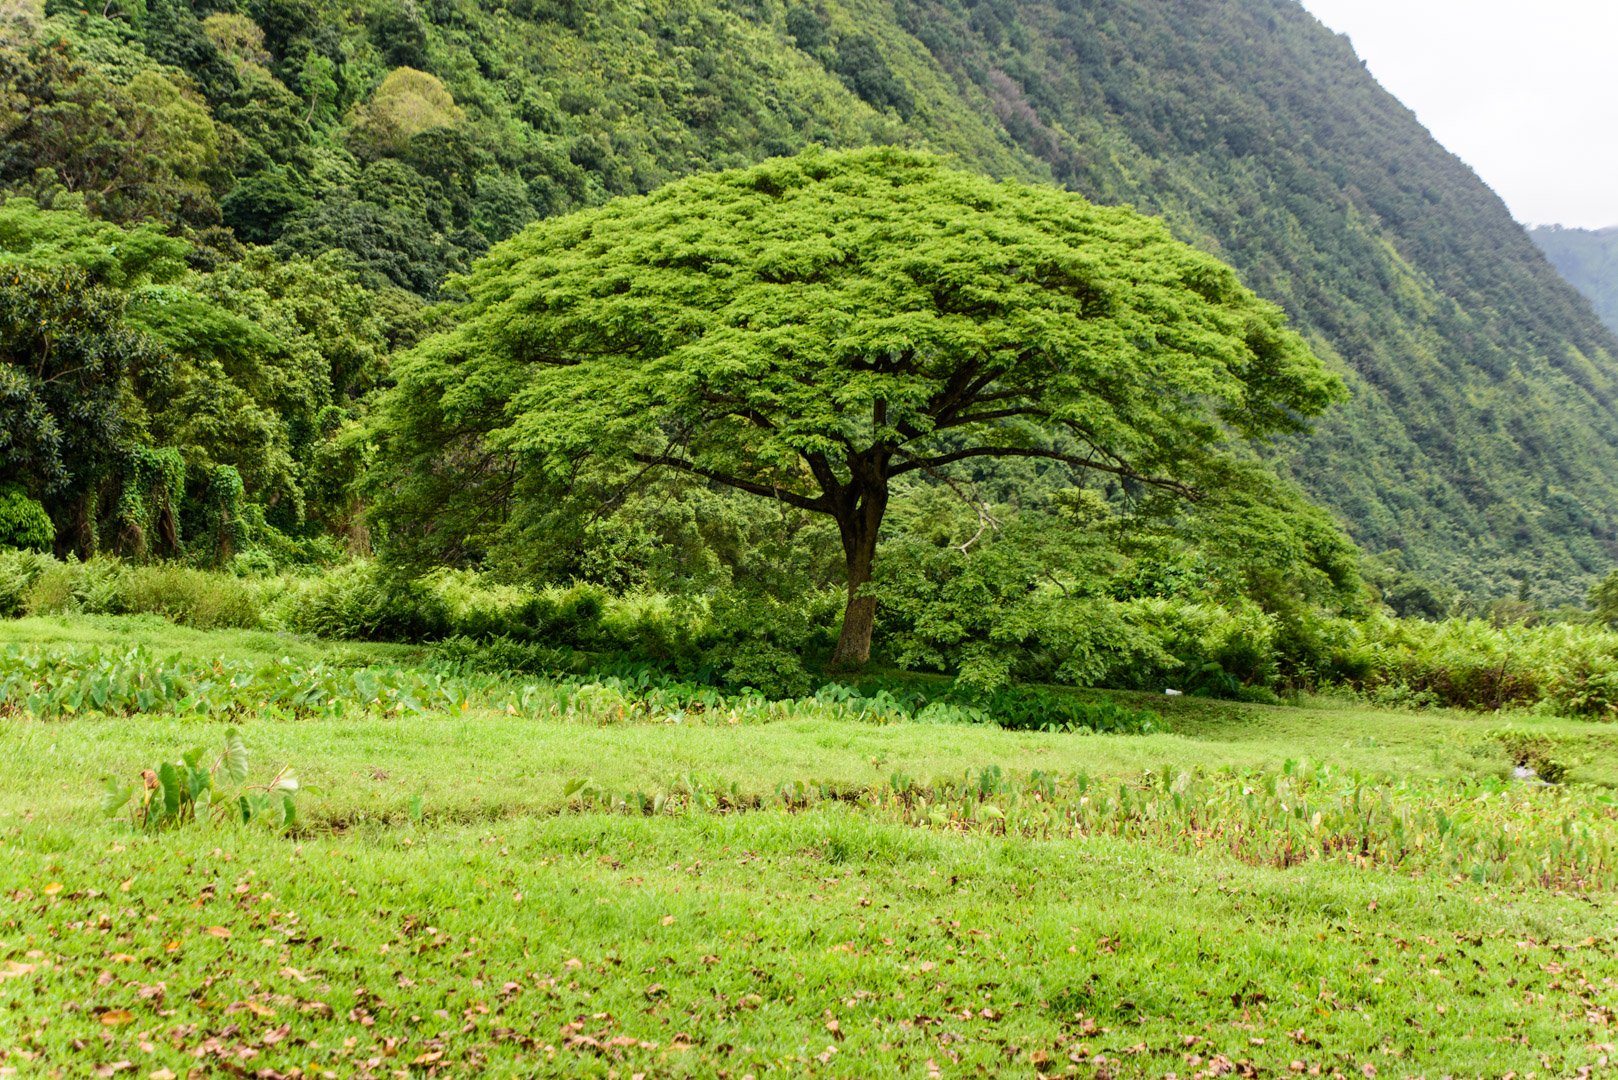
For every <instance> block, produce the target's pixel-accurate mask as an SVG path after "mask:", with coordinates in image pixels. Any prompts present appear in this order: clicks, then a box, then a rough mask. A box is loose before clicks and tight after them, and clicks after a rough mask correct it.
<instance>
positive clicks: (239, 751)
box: [219, 728, 247, 784]
mask: <svg viewBox="0 0 1618 1080" xmlns="http://www.w3.org/2000/svg"><path fill="white" fill-rule="evenodd" d="M219 765H220V768H222V769H224V771H225V775H226V776H228V777H230V781H231V783H233V784H244V783H246V782H247V747H246V746H245V745H243V743H242V735H241V732H239V731H237V730H236V729H235V728H231V729H230V730H229V731H227V732H226V733H225V753H224V755H223V757H222V758H221V759H220V762H219Z"/></svg>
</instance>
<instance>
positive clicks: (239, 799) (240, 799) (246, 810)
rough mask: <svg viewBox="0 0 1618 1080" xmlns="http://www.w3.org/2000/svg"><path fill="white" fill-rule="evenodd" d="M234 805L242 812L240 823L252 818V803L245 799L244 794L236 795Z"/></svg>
mask: <svg viewBox="0 0 1618 1080" xmlns="http://www.w3.org/2000/svg"><path fill="white" fill-rule="evenodd" d="M236 807H237V809H239V810H240V811H241V812H242V824H243V825H245V824H247V823H248V822H249V821H252V820H253V804H252V803H250V802H248V801H247V796H246V795H238V796H236Z"/></svg>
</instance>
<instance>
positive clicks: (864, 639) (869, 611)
mask: <svg viewBox="0 0 1618 1080" xmlns="http://www.w3.org/2000/svg"><path fill="white" fill-rule="evenodd" d="M887 507H888V491H887V485H886V484H882V485H881V486H879V487H877V488H875V489H867V490H866V491H865V492H864V493H863V497H862V498H859V499H858V500H857V501H856V502H854V504H853V505H851V506H847V507H846V508H845V512H843V513H839V514H838V515H837V530H838V532H839V533H841V534H842V539H843V555H844V557H845V558H846V560H847V566H848V607H847V608H845V609H844V611H843V632H842V635H841V636H840V637H839V638H838V639H837V651H836V652H835V653H833V654H832V661H831V662H832V667H833V668H856V667H860V666H861V665H863V664H864V663H865V662H866V661H867V660H869V659H870V658H871V631H872V630H873V629H875V627H876V597H874V596H861V595H860V594H859V593H860V587H861V586H862V585H865V584H867V583H868V582H869V581H870V580H871V567H872V565H873V564H874V563H875V562H876V540H877V534H878V533H879V532H880V531H881V529H882V515H883V513H884V512H885V511H886V510H887Z"/></svg>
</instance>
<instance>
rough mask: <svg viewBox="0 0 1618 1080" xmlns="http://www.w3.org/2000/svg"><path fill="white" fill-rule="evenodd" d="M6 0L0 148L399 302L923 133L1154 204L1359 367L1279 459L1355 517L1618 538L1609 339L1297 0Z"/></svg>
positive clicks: (147, 211) (1578, 555) (989, 166)
mask: <svg viewBox="0 0 1618 1080" xmlns="http://www.w3.org/2000/svg"><path fill="white" fill-rule="evenodd" d="M19 11H21V12H22V14H20V15H18V16H17V17H16V18H14V19H13V20H12V22H11V23H9V24H7V25H6V26H4V27H0V38H3V39H5V40H4V42H0V44H3V45H4V48H0V84H3V85H4V87H5V88H6V90H7V95H6V97H5V100H6V101H7V102H8V104H7V105H6V106H5V110H4V112H3V113H0V130H3V131H4V132H5V134H6V136H7V138H6V145H5V147H4V149H3V150H0V182H4V183H5V185H6V187H7V189H8V190H9V191H11V192H12V193H16V194H23V195H28V196H31V197H35V198H37V199H39V200H41V201H42V202H51V201H53V200H58V201H60V202H62V204H64V205H71V204H74V199H75V198H76V197H77V196H78V195H82V196H83V197H84V200H85V205H86V207H87V208H88V211H89V212H91V213H93V214H99V215H101V216H104V217H109V218H112V219H115V220H121V221H127V222H138V221H157V222H164V223H167V224H168V225H169V226H170V227H171V228H173V229H174V230H176V231H179V232H182V233H184V234H185V235H186V236H187V237H188V238H189V239H190V240H191V241H192V243H193V244H194V251H193V255H192V258H193V261H194V262H196V263H198V264H199V265H200V264H207V265H209V266H215V267H217V266H218V265H221V264H224V263H228V262H229V261H231V260H232V259H235V258H237V257H239V249H238V248H237V247H236V246H235V241H236V240H240V241H246V242H250V243H256V244H263V245H272V246H274V247H275V248H276V249H277V251H278V252H279V253H281V254H282V255H283V256H295V255H300V254H301V255H310V256H313V255H318V254H319V253H320V252H322V251H324V250H327V249H332V248H338V249H342V250H346V251H348V252H349V253H350V256H351V259H352V262H353V264H354V266H355V267H356V269H357V271H358V272H359V274H360V278H361V280H363V281H364V282H365V283H367V284H368V286H369V287H371V288H372V289H374V290H377V291H378V293H379V295H385V296H387V297H388V299H387V301H386V303H385V305H384V306H385V307H386V308H387V310H388V311H391V312H395V313H397V312H398V311H399V310H400V309H401V306H408V304H409V303H410V302H411V301H409V300H408V297H409V296H411V295H414V296H416V297H421V298H432V297H436V296H438V295H439V294H440V290H441V288H442V285H443V282H444V280H445V275H446V274H449V273H452V272H454V271H456V270H458V269H461V268H464V267H465V266H466V265H468V264H469V262H470V260H473V259H475V258H476V257H477V256H478V255H479V254H480V253H481V252H482V251H484V250H485V249H486V248H487V246H488V245H489V244H491V243H496V242H498V241H500V240H502V239H504V238H505V237H507V236H509V235H510V234H511V233H512V232H513V231H515V230H516V229H519V228H521V227H522V225H523V224H524V223H526V222H527V221H529V220H532V219H533V218H535V217H541V216H547V215H551V214H556V213H562V212H566V211H567V210H569V209H571V208H574V207H578V206H583V205H590V204H595V203H599V202H601V201H603V200H605V199H607V198H610V197H612V196H615V195H621V194H633V193H636V192H644V191H649V190H651V189H653V188H655V187H657V186H658V185H659V184H661V183H663V182H665V181H667V180H668V179H670V178H672V177H675V176H679V175H683V174H686V173H689V172H691V171H695V170H704V169H713V168H722V167H727V166H732V165H739V164H745V163H748V162H751V161H756V160H759V159H761V158H764V157H768V156H772V155H777V154H783V153H791V152H794V151H796V150H797V149H799V148H801V147H802V146H804V145H806V144H808V143H810V142H820V143H824V144H828V145H833V146H848V145H858V144H865V143H873V142H899V143H906V144H913V145H921V146H928V147H931V148H934V149H936V150H938V151H940V152H942V153H945V154H948V155H951V156H952V157H954V158H956V159H957V160H958V161H960V162H961V163H963V164H965V165H968V166H971V167H974V168H977V169H981V170H982V171H984V172H986V173H989V174H991V175H995V176H1001V177H1016V178H1022V179H1042V180H1052V181H1055V182H1057V183H1061V184H1064V185H1067V186H1069V187H1071V188H1073V189H1075V190H1077V191H1080V192H1082V193H1084V194H1085V195H1087V196H1089V197H1091V198H1093V199H1096V200H1099V201H1104V202H1128V203H1132V204H1134V205H1135V206H1137V207H1138V208H1141V209H1143V210H1147V211H1150V212H1153V213H1158V214H1162V215H1163V216H1165V217H1166V218H1167V219H1168V220H1169V221H1170V222H1171V223H1172V225H1173V227H1174V229H1175V230H1176V232H1177V233H1178V234H1179V235H1180V236H1181V237H1183V238H1185V239H1187V240H1190V241H1192V242H1194V243H1197V244H1199V245H1201V246H1203V247H1205V248H1206V249H1207V250H1209V251H1211V252H1214V253H1216V254H1218V255H1219V256H1220V257H1222V258H1224V259H1226V260H1228V261H1229V262H1231V263H1232V264H1233V265H1235V266H1236V267H1237V268H1238V269H1239V270H1240V271H1241V272H1242V274H1243V277H1244V279H1245V280H1246V281H1247V282H1248V283H1249V284H1250V285H1251V286H1252V287H1253V288H1255V289H1256V290H1257V291H1259V292H1260V293H1261V294H1263V295H1265V296H1268V297H1270V298H1272V299H1274V300H1276V301H1277V302H1279V303H1280V304H1282V305H1283V306H1284V307H1285V308H1286V310H1287V311H1288V313H1289V314H1290V315H1291V317H1292V319H1293V320H1294V321H1295V323H1296V324H1297V325H1298V326H1299V327H1300V328H1301V329H1302V330H1303V331H1304V332H1305V333H1306V334H1307V335H1308V337H1309V338H1310V340H1311V342H1312V343H1313V344H1314V346H1315V347H1316V349H1317V350H1318V351H1319V352H1320V353H1321V354H1322V356H1324V357H1325V358H1326V359H1327V361H1328V362H1329V363H1330V364H1332V365H1333V366H1334V367H1336V368H1337V369H1338V370H1340V371H1342V372H1343V373H1344V375H1345V376H1346V377H1347V379H1348V380H1349V383H1350V385H1351V387H1352V389H1353V391H1354V394H1355V397H1354V400H1353V401H1352V402H1351V403H1350V404H1348V405H1346V406H1344V407H1342V408H1340V409H1338V410H1336V411H1335V412H1334V413H1333V414H1332V415H1331V416H1330V417H1329V418H1328V419H1326V420H1325V421H1324V422H1322V423H1321V424H1320V425H1319V428H1318V431H1317V433H1316V434H1315V435H1313V436H1312V437H1310V438H1308V439H1306V440H1302V441H1296V442H1293V443H1290V444H1287V445H1285V446H1283V447H1280V448H1278V458H1279V460H1280V461H1281V463H1282V465H1283V467H1284V468H1286V469H1288V470H1290V471H1291V472H1292V473H1293V474H1295V475H1296V476H1297V477H1298V478H1299V479H1300V480H1301V481H1302V482H1303V483H1304V484H1305V486H1306V487H1307V488H1308V489H1309V490H1310V491H1311V492H1312V493H1313V495H1314V496H1315V497H1316V498H1317V499H1319V500H1320V501H1321V502H1322V503H1324V504H1325V505H1327V506H1329V507H1330V508H1332V509H1333V510H1335V511H1336V512H1337V513H1339V514H1340V515H1341V516H1342V518H1343V519H1344V520H1345V521H1346V522H1347V524H1348V525H1349V527H1350V531H1351V533H1352V535H1353V536H1354V537H1355V539H1356V540H1357V541H1359V542H1360V543H1361V544H1362V545H1363V546H1364V547H1365V548H1366V549H1367V550H1369V551H1373V552H1378V551H1386V550H1389V549H1395V548H1398V549H1402V550H1403V551H1404V555H1403V556H1402V558H1403V561H1404V563H1405V565H1408V566H1410V567H1412V568H1413V569H1414V570H1415V571H1417V572H1418V573H1421V574H1425V575H1427V576H1430V577H1434V578H1439V579H1443V580H1447V581H1450V582H1453V583H1454V584H1456V585H1458V586H1460V587H1461V588H1463V589H1466V590H1468V591H1470V592H1472V593H1473V594H1475V595H1477V596H1479V597H1486V596H1497V595H1502V594H1506V593H1517V592H1518V591H1519V590H1520V588H1521V585H1522V582H1523V581H1524V580H1526V582H1527V587H1528V591H1529V593H1530V594H1531V595H1532V596H1533V597H1534V598H1535V599H1537V600H1541V601H1544V602H1557V601H1561V600H1568V599H1573V598H1576V597H1579V596H1582V593H1583V591H1584V589H1585V587H1586V586H1587V584H1588V583H1589V581H1590V580H1591V579H1592V577H1593V576H1594V575H1596V574H1598V573H1605V572H1606V571H1607V570H1608V569H1610V565H1611V564H1612V563H1613V562H1614V561H1618V360H1615V358H1618V340H1615V339H1614V337H1613V335H1612V333H1611V332H1610V331H1608V330H1607V329H1606V328H1605V327H1603V326H1602V325H1601V323H1600V322H1599V321H1598V320H1597V319H1596V318H1595V316H1594V315H1593V314H1592V312H1591V310H1590V308H1589V305H1588V304H1587V303H1585V302H1584V301H1583V300H1582V299H1581V298H1580V297H1579V296H1578V295H1577V293H1576V292H1575V291H1574V290H1573V289H1572V288H1571V287H1569V286H1568V285H1567V284H1566V283H1565V282H1564V281H1563V280H1562V279H1561V278H1560V277H1558V275H1557V274H1556V273H1555V271H1554V270H1553V269H1552V267H1551V266H1550V264H1549V263H1548V262H1547V261H1546V260H1545V258H1544V257H1543V256H1542V255H1541V253H1540V251H1539V250H1538V249H1537V248H1536V247H1535V246H1534V243H1533V242H1532V241H1531V240H1530V239H1529V237H1528V236H1527V234H1526V233H1525V232H1524V231H1523V230H1522V229H1521V228H1520V227H1519V226H1518V225H1517V224H1516V223H1514V222H1513V221H1512V220H1511V218H1510V215H1509V214H1508V213H1507V211H1506V209H1505V207H1504V205H1503V204H1502V203H1501V202H1500V201H1499V200H1498V199H1497V198H1496V197H1495V196H1494V195H1493V194H1492V193H1491V192H1490V191H1489V190H1488V188H1487V187H1486V186H1484V185H1483V184H1482V183H1481V182H1480V181H1479V180H1478V178H1477V177H1476V176H1475V175H1474V174H1473V173H1472V172H1471V171H1470V170H1469V169H1468V168H1467V167H1466V166H1465V165H1464V164H1463V163H1462V162H1460V161H1459V160H1457V159H1456V158H1455V157H1454V156H1453V155H1451V154H1449V153H1447V152H1446V151H1445V150H1444V149H1443V148H1442V147H1440V146H1439V145H1438V144H1437V143H1436V142H1435V141H1434V140H1433V139H1432V138H1431V137H1430V136H1429V135H1428V134H1427V132H1426V131H1425V130H1424V129H1423V128H1422V127H1421V126H1420V124H1419V123H1418V122H1417V120H1416V119H1415V117H1414V116H1413V115H1412V114H1411V113H1410V112H1409V111H1408V110H1406V109H1405V108H1403V107H1402V106H1401V105H1400V104H1399V103H1398V102H1397V101H1396V100H1395V99H1393V98H1392V97H1391V96H1390V95H1389V94H1387V93H1386V92H1385V91H1383V90H1382V89H1381V88H1380V87H1379V86H1378V85H1377V84H1376V83H1375V81H1374V80H1373V79H1372V78H1371V77H1370V75H1369V74H1368V73H1367V72H1366V70H1365V69H1364V66H1363V65H1362V64H1361V63H1360V62H1359V60H1358V59H1357V58H1356V57H1355V55H1354V53H1353V50H1352V48H1351V47H1350V45H1349V43H1348V42H1347V40H1346V39H1344V38H1342V37H1339V36H1337V35H1334V34H1332V33H1331V32H1330V31H1328V30H1326V29H1325V28H1324V27H1322V26H1321V25H1320V24H1319V23H1318V22H1317V21H1316V20H1315V19H1314V18H1313V17H1311V16H1310V15H1309V14H1308V13H1306V12H1305V11H1304V10H1303V9H1302V8H1301V7H1300V6H1299V5H1298V4H1296V3H1294V2H1293V0H1024V2H1020V3H1012V2H1010V0H977V2H975V3H968V2H964V0H886V2H880V3H869V4H858V5H856V4H852V3H841V2H838V0H818V2H814V3H806V2H800V0H792V2H789V3H784V4H783V3H780V2H778V0H646V2H641V3H635V4H630V3H628V2H626V0H423V2H419V3H418V2H416V0H367V2H366V3H362V4H358V5H353V4H347V5H345V4H337V3H335V2H334V0H246V3H245V6H244V7H242V8H241V9H239V10H226V11H220V10H215V8H214V7H213V6H211V3H210V0H194V2H191V3H188V2H187V0H147V2H146V3H145V4H144V5H143V6H138V7H137V6H131V7H130V8H129V9H128V10H127V11H125V10H123V9H121V8H120V6H119V5H118V4H117V3H116V2H115V3H114V4H113V5H111V6H110V7H109V8H108V9H107V11H108V13H109V15H110V16H111V17H103V15H102V14H101V13H99V12H93V13H83V12H79V11H77V10H76V9H72V7H71V5H69V4H67V3H65V2H64V0H50V3H49V4H48V5H47V6H46V9H45V11H46V13H48V17H46V18H43V19H41V18H39V17H38V16H37V14H30V13H28V11H27V9H26V6H24V7H23V8H20V9H19ZM400 69H408V70H405V71H401V70H400ZM98 110H99V111H98ZM103 114H106V115H105V116H103V119H104V120H106V122H104V123H101V122H97V121H96V119H95V118H96V117H97V116H102V115H103ZM107 117H110V119H107ZM154 118H156V119H155V120H154ZM227 230H229V231H227ZM232 233H233V234H234V239H233V238H232Z"/></svg>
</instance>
